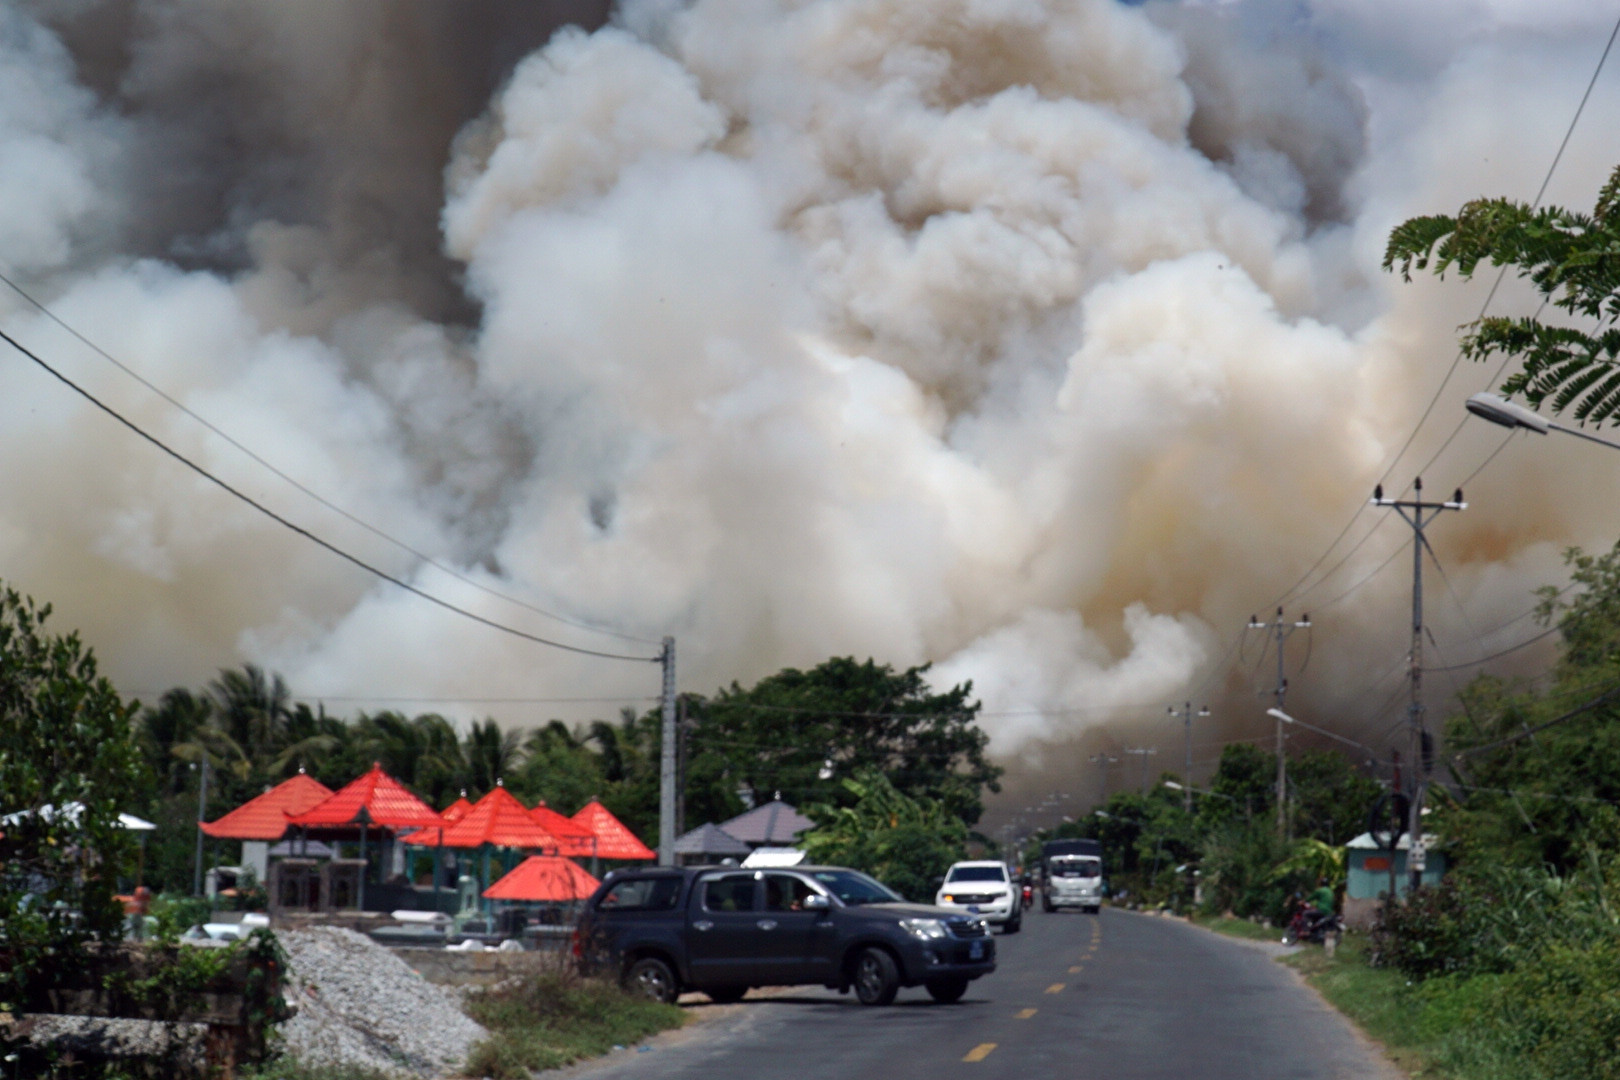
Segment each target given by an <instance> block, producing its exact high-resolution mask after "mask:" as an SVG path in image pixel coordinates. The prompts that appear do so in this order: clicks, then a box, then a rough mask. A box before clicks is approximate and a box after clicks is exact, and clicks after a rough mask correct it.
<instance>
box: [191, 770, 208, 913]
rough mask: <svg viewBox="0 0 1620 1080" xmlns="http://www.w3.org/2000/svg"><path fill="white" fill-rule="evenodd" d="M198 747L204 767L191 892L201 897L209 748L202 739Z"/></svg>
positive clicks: (198, 805)
mask: <svg viewBox="0 0 1620 1080" xmlns="http://www.w3.org/2000/svg"><path fill="white" fill-rule="evenodd" d="M197 745H198V746H199V747H201V748H202V753H201V754H200V755H199V756H200V757H201V758H202V765H201V766H200V767H201V769H202V776H201V778H200V779H201V783H200V786H199V787H198V788H197V869H196V873H195V874H194V875H193V877H192V881H191V892H192V894H193V895H194V896H201V895H202V894H203V871H202V864H203V831H202V824H203V822H204V821H206V820H207V819H208V748H207V747H204V746H202V742H201V740H200V739H199V740H198V744H197Z"/></svg>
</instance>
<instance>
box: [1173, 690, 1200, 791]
mask: <svg viewBox="0 0 1620 1080" xmlns="http://www.w3.org/2000/svg"><path fill="white" fill-rule="evenodd" d="M1170 715H1171V716H1177V715H1179V716H1180V717H1181V723H1182V726H1183V727H1185V728H1186V730H1187V764H1186V769H1187V771H1186V772H1185V773H1183V774H1182V777H1181V785H1182V792H1181V809H1182V810H1183V812H1185V813H1188V814H1191V813H1192V722H1193V711H1192V702H1190V701H1189V702H1187V703H1185V704H1184V705H1182V707H1181V708H1180V709H1177V708H1176V707H1175V706H1174V705H1172V706H1170ZM1198 715H1199V716H1208V715H1209V706H1208V705H1201V706H1199V708H1198Z"/></svg>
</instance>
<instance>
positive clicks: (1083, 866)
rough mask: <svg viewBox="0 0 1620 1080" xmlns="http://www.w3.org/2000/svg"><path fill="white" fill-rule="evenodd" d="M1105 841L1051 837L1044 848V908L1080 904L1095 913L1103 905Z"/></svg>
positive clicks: (1042, 904) (1042, 877)
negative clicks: (1103, 844) (1103, 847)
mask: <svg viewBox="0 0 1620 1080" xmlns="http://www.w3.org/2000/svg"><path fill="white" fill-rule="evenodd" d="M1102 854H1103V853H1102V843H1101V842H1100V841H1097V840H1048V841H1047V842H1046V844H1045V845H1044V846H1043V847H1042V848H1041V910H1042V911H1055V910H1057V909H1058V908H1060V907H1077V908H1081V909H1083V910H1085V911H1088V912H1090V913H1091V914H1093V915H1095V914H1097V912H1098V911H1099V910H1101V909H1102V901H1103V859H1102Z"/></svg>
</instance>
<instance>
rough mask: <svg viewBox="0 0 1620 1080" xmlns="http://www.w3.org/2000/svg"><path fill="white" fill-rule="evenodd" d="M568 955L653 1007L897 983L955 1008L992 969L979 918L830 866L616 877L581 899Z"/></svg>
mask: <svg viewBox="0 0 1620 1080" xmlns="http://www.w3.org/2000/svg"><path fill="white" fill-rule="evenodd" d="M575 952H576V955H577V956H578V957H579V960H580V963H581V966H582V967H583V968H584V969H585V970H587V971H594V972H602V971H608V972H614V973H616V974H617V975H618V977H619V978H620V979H621V981H622V982H623V984H624V986H625V987H626V989H629V990H631V991H632V992H635V993H641V994H645V995H647V996H648V997H651V998H656V999H657V1000H659V1001H674V1000H675V998H676V997H677V996H678V995H679V994H680V993H681V991H682V990H685V989H694V990H701V991H703V993H705V994H707V995H708V996H709V997H711V998H713V999H714V1000H715V1001H722V1002H727V1001H737V1000H739V999H740V998H741V997H742V996H743V995H744V994H746V993H747V992H748V990H749V988H750V987H755V986H799V985H819V986H826V987H829V988H832V989H836V990H838V991H839V992H841V993H844V992H848V991H849V990H851V989H853V990H854V991H855V994H856V996H857V997H858V998H859V999H860V1000H861V1002H862V1003H863V1004H866V1005H887V1004H888V1003H889V1002H891V1001H893V1000H894V996H895V993H896V992H897V991H898V990H899V989H900V988H901V987H902V986H923V987H926V988H927V989H928V993H929V994H930V995H932V996H933V998H934V1000H935V1001H940V1002H952V1001H955V1000H957V999H958V998H960V997H961V996H962V995H963V994H964V993H965V992H966V991H967V985H968V983H969V982H970V981H971V980H973V979H977V978H978V977H979V976H981V975H988V974H989V973H990V972H992V971H994V970H995V969H996V943H995V940H994V939H993V938H991V937H990V929H989V927H988V926H986V925H985V923H984V922H983V920H981V919H977V918H974V917H972V916H969V915H962V914H957V913H954V912H949V911H944V910H942V909H940V908H936V907H929V906H927V905H923V904H911V903H907V902H906V901H905V900H903V899H902V898H901V897H899V896H896V895H895V894H894V893H893V892H891V891H889V889H887V888H886V887H884V886H883V885H881V884H879V883H878V882H876V881H874V880H873V879H871V878H869V877H867V876H866V875H865V874H861V873H858V872H856V871H854V870H846V869H842V868H840V867H836V866H795V867H791V868H782V869H769V870H744V869H739V868H737V867H724V866H707V867H686V868H680V869H674V868H667V869H650V870H630V871H619V872H615V873H612V874H609V875H608V876H607V878H606V879H605V880H604V881H603V882H602V885H601V887H600V888H599V889H597V890H596V892H595V894H593V895H592V896H591V898H590V900H588V901H586V904H585V910H584V913H583V915H582V916H581V918H580V923H579V927H578V931H577V933H576V935H575Z"/></svg>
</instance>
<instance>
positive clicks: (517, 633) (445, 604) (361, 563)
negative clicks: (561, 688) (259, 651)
mask: <svg viewBox="0 0 1620 1080" xmlns="http://www.w3.org/2000/svg"><path fill="white" fill-rule="evenodd" d="M0 341H4V342H5V343H6V344H8V345H10V346H11V347H12V348H13V349H16V350H17V351H18V352H20V353H22V354H23V355H24V356H26V357H27V358H28V359H30V360H32V361H33V362H34V363H35V364H37V365H39V366H40V367H41V368H42V369H44V370H45V371H46V372H47V373H48V374H50V375H51V376H52V377H53V378H55V379H56V380H57V381H58V382H60V383H62V384H63V385H64V386H66V387H67V388H68V389H70V390H72V391H73V392H74V393H76V394H78V395H79V396H80V397H82V398H84V399H85V400H86V401H88V402H89V403H90V404H92V405H94V406H95V407H96V408H97V409H100V410H101V411H102V412H104V413H106V414H107V415H108V416H110V417H112V418H113V419H114V420H116V421H118V423H120V424H122V425H123V426H124V427H126V428H128V429H129V430H130V431H131V432H133V433H135V434H136V435H138V436H140V437H141V438H142V439H144V440H146V441H147V442H148V443H151V444H152V445H153V446H155V447H157V448H158V449H159V450H161V451H163V453H165V454H167V455H168V456H169V457H171V458H173V459H174V460H175V461H178V462H179V463H180V464H182V465H184V466H185V467H186V468H188V469H190V470H191V471H192V472H194V473H196V474H197V475H198V476H201V477H202V478H203V479H205V480H207V481H209V482H210V483H212V484H214V485H215V486H217V487H219V488H221V489H222V490H224V491H225V492H227V493H228V494H231V495H234V496H235V497H236V498H237V499H239V500H240V501H242V502H244V503H246V504H247V505H248V506H250V507H252V508H253V509H255V510H257V511H258V512H259V513H261V514H263V515H264V516H265V517H268V518H269V519H271V520H272V521H274V522H276V523H277V524H278V525H281V526H282V527H283V528H286V529H288V530H290V531H292V532H295V533H297V534H298V535H299V536H302V537H303V538H304V539H306V540H308V541H310V542H311V543H313V544H316V545H317V546H319V547H322V548H325V549H326V550H327V551H329V552H331V553H332V554H334V555H336V556H337V557H338V558H340V559H343V560H344V561H345V562H348V563H351V564H353V565H354V566H357V567H359V568H360V569H361V570H364V571H365V572H366V573H368V574H371V575H372V576H374V577H376V578H378V579H380V580H382V581H386V582H388V583H389V584H390V585H393V586H395V587H397V588H400V589H404V590H405V591H406V592H408V593H411V594H412V595H414V596H417V597H420V598H421V599H423V600H426V601H427V602H428V603H430V604H436V605H437V606H439V607H441V608H444V609H445V610H446V611H450V612H454V613H455V614H457V615H460V616H461V617H462V618H465V619H471V620H472V621H473V622H476V623H482V624H483V625H485V626H487V627H490V628H491V629H493V630H499V631H500V632H501V633H503V634H510V635H512V636H513V637H517V638H522V639H523V640H524V641H532V642H534V643H535V644H536V645H546V646H549V647H550V648H553V649H563V650H565V651H567V652H571V653H578V654H580V655H581V656H596V657H601V658H602V659H604V660H628V661H632V662H635V663H659V662H660V661H661V660H662V659H663V657H662V656H625V655H622V654H620V653H608V652H598V651H597V650H595V649H582V648H580V647H579V646H577V645H567V644H564V643H563V642H561V641H552V640H551V639H549V638H543V637H540V636H539V635H537V634H531V633H528V632H527V631H524V630H519V629H517V628H516V627H512V626H507V625H505V624H504V623H498V622H496V621H495V620H494V619H488V618H485V617H484V616H482V615H479V614H477V613H475V612H472V611H468V610H467V609H466V608H463V607H458V606H456V605H455V604H452V603H450V601H448V600H442V599H440V598H439V597H437V596H434V595H433V594H432V593H430V592H427V591H425V590H423V589H420V588H418V587H417V586H415V585H412V584H411V583H410V582H408V581H405V580H404V579H402V578H398V577H395V576H394V575H393V574H390V573H388V571H386V570H383V569H380V568H379V567H376V566H373V565H371V564H370V563H368V562H366V561H365V560H364V559H361V558H360V557H359V556H357V555H351V554H350V553H349V552H347V551H345V550H343V549H342V548H340V547H338V546H337V545H336V544H333V543H332V542H331V541H329V540H326V539H324V538H322V537H320V536H317V535H316V534H315V533H313V532H310V531H309V530H308V529H306V528H304V527H303V526H302V525H298V524H295V523H294V522H292V521H289V520H288V519H287V518H284V517H282V516H281V515H280V514H278V513H276V512H275V511H274V510H272V509H270V508H269V507H268V506H265V505H264V504H263V503H261V502H259V501H257V500H256V499H254V498H253V497H252V496H250V495H248V494H246V493H245V492H242V491H239V490H237V489H236V488H234V487H232V486H231V485H230V484H228V483H226V482H225V481H224V480H221V479H220V478H219V477H217V476H215V475H214V474H213V473H211V472H209V471H208V470H207V469H205V468H203V467H202V466H201V465H198V464H197V463H196V462H194V461H192V460H191V459H190V458H188V457H186V456H185V455H184V454H182V453H180V451H178V450H175V449H174V448H173V447H171V446H169V445H168V444H167V443H165V442H164V441H163V440H161V439H159V438H158V437H157V436H155V435H151V434H149V433H148V432H147V431H146V430H145V429H143V428H142V427H140V426H139V425H138V424H136V423H135V422H134V421H132V420H129V419H126V418H125V417H124V416H123V415H122V414H121V413H119V412H118V411H117V410H116V409H114V408H113V407H112V406H110V405H107V404H106V403H104V402H103V401H101V399H99V398H97V397H96V396H95V395H94V394H92V393H90V392H89V391H88V390H86V389H85V388H84V387H82V386H80V385H79V384H78V383H76V382H74V381H73V380H72V379H70V378H68V377H67V376H66V375H64V374H62V373H61V372H60V371H57V370H56V369H55V368H53V367H52V366H51V365H50V364H48V363H46V362H45V360H44V359H43V358H41V357H40V356H38V355H37V354H35V353H34V352H32V351H31V350H29V349H28V348H26V347H25V346H23V344H22V343H21V342H19V341H18V340H17V339H16V338H14V337H12V336H11V335H10V334H8V333H6V332H5V331H4V330H0Z"/></svg>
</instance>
